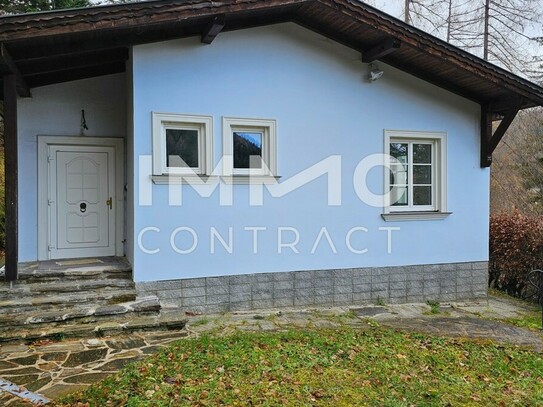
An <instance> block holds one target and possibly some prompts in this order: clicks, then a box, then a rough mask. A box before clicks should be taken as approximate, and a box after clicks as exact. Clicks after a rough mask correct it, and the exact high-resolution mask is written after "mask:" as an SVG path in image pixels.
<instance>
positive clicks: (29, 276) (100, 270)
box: [18, 263, 132, 284]
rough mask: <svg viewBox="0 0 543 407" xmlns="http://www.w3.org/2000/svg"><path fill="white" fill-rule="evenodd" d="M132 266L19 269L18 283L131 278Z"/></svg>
mask: <svg viewBox="0 0 543 407" xmlns="http://www.w3.org/2000/svg"><path fill="white" fill-rule="evenodd" d="M131 276H132V268H131V266H130V264H128V263H127V264H124V263H123V264H117V265H97V266H84V267H73V268H67V269H62V270H61V269H51V270H50V269H42V268H40V269H33V270H26V271H24V270H23V271H21V272H20V273H19V280H18V282H20V283H23V284H24V283H33V282H48V281H58V280H64V281H70V280H77V281H79V280H85V279H93V278H94V279H96V278H100V277H105V278H108V279H115V278H131Z"/></svg>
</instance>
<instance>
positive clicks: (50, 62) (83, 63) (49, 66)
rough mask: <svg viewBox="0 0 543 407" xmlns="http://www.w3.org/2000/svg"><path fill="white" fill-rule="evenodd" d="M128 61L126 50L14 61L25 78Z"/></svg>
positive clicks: (117, 49) (119, 49)
mask: <svg viewBox="0 0 543 407" xmlns="http://www.w3.org/2000/svg"><path fill="white" fill-rule="evenodd" d="M126 60H128V49H127V48H125V47H122V48H111V49H103V50H98V51H94V52H83V53H75V54H60V55H51V56H49V57H43V58H35V59H29V60H20V61H16V63H17V65H18V67H19V70H20V71H21V72H22V73H23V74H24V75H25V76H27V77H28V76H31V75H40V74H45V73H52V72H56V71H65V70H67V69H78V68H84V67H87V66H96V65H102V64H109V63H114V62H124V61H126Z"/></svg>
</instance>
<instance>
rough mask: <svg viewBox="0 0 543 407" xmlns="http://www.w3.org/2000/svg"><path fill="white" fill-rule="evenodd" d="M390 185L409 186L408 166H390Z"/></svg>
mask: <svg viewBox="0 0 543 407" xmlns="http://www.w3.org/2000/svg"><path fill="white" fill-rule="evenodd" d="M390 184H391V185H392V184H400V185H407V165H391V166H390Z"/></svg>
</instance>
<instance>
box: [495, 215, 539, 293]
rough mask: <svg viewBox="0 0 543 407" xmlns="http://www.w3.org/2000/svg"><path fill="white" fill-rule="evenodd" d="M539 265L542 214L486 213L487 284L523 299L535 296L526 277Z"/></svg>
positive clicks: (534, 291) (533, 289)
mask: <svg viewBox="0 0 543 407" xmlns="http://www.w3.org/2000/svg"><path fill="white" fill-rule="evenodd" d="M533 269H543V218H540V217H534V216H526V215H523V214H521V213H518V212H515V213H510V214H509V213H508V214H499V215H492V216H491V217H490V263H489V274H490V276H489V278H490V287H492V288H497V289H498V290H502V291H505V292H507V293H508V294H510V295H514V296H515V297H519V298H523V299H533V300H535V299H536V298H537V297H535V295H536V290H535V288H534V287H533V286H532V285H531V284H530V282H529V281H528V274H529V272H530V271H531V270H533Z"/></svg>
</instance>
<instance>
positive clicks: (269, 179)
mask: <svg viewBox="0 0 543 407" xmlns="http://www.w3.org/2000/svg"><path fill="white" fill-rule="evenodd" d="M280 178H281V177H279V176H274V175H250V176H249V175H231V176H224V177H221V180H222V181H223V182H224V183H225V184H275V183H276V182H277V181H278V180H279V179H280Z"/></svg>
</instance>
